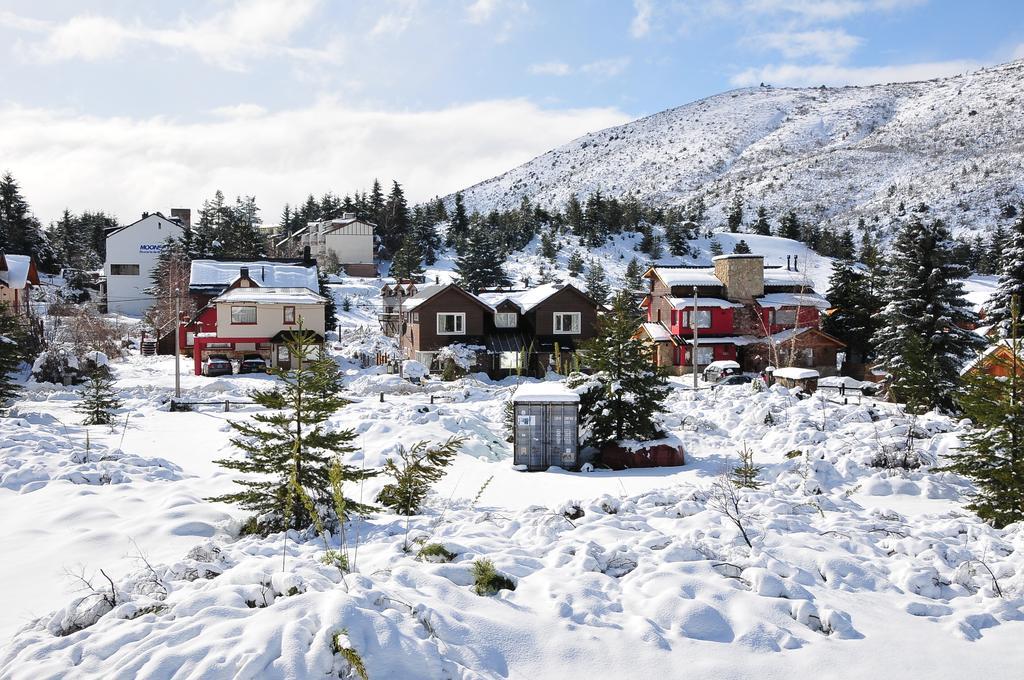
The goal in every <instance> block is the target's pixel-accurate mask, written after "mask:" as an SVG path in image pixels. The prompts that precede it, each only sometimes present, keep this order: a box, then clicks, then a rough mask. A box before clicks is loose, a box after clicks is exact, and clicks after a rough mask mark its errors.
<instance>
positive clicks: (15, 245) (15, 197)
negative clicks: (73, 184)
mask: <svg viewBox="0 0 1024 680" xmlns="http://www.w3.org/2000/svg"><path fill="white" fill-rule="evenodd" d="M0 252H6V253H17V254H21V255H31V256H32V257H33V258H34V259H35V261H36V264H37V265H38V266H39V267H40V268H42V269H43V270H44V271H53V269H54V266H55V265H56V263H57V262H56V260H57V258H56V256H55V255H54V252H53V249H52V248H51V247H50V243H49V241H48V240H47V239H46V236H45V235H44V234H43V230H42V228H41V227H40V225H39V220H37V219H36V218H35V216H34V215H33V214H32V211H31V210H30V209H29V205H28V201H26V200H25V198H24V197H23V196H22V195H21V188H20V187H19V186H18V183H17V182H16V181H15V179H14V177H13V176H12V175H11V173H9V172H8V173H6V174H4V176H3V177H2V178H0Z"/></svg>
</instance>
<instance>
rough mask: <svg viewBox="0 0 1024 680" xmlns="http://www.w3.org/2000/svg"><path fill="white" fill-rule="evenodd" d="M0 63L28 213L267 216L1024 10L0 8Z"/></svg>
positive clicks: (736, 4)
mask: <svg viewBox="0 0 1024 680" xmlns="http://www.w3.org/2000/svg"><path fill="white" fill-rule="evenodd" d="M0 52H6V54H3V55H2V56H0V82H2V83H4V87H3V88H0V169H7V170H11V171H12V172H14V173H15V175H16V176H17V177H19V179H21V181H22V184H23V185H24V187H25V190H26V193H28V195H29V199H30V200H31V201H32V204H33V205H34V206H35V208H36V211H37V213H39V215H40V217H42V218H43V219H51V218H53V217H54V216H55V213H56V212H58V211H59V210H61V209H63V207H65V206H67V207H70V208H71V209H73V210H82V209H98V208H107V209H109V210H113V211H114V212H116V213H118V214H119V215H121V216H122V217H123V218H127V217H130V216H131V215H133V214H134V213H137V212H141V211H142V210H153V209H163V208H167V207H170V205H171V204H172V203H173V204H176V205H177V204H182V205H195V204H197V203H198V202H199V201H201V200H202V198H203V197H204V196H206V195H208V194H209V193H211V192H212V191H213V190H214V189H216V188H218V187H219V188H222V189H224V190H225V191H226V192H227V193H229V194H234V193H243V192H244V193H255V194H256V195H257V198H258V199H259V202H260V204H261V205H262V206H263V207H264V213H265V217H266V218H267V219H268V220H273V218H274V217H276V214H277V211H278V210H279V209H280V206H281V204H282V203H283V202H284V201H286V200H297V199H300V198H301V197H302V196H303V195H304V194H305V193H307V192H309V191H313V192H317V193H320V192H323V191H326V190H335V191H341V192H344V191H347V190H350V189H353V188H356V187H362V186H365V185H366V184H368V183H369V182H370V181H372V178H373V177H374V176H380V177H382V178H390V177H396V178H398V179H399V180H400V181H402V182H403V183H404V184H405V185H406V187H407V189H408V190H409V193H410V195H411V197H412V198H414V199H423V198H427V197H429V196H432V195H434V194H441V193H447V192H449V191H452V190H455V189H457V188H460V187H462V186H465V185H468V184H471V183H474V182H476V181H479V180H482V179H485V178H487V177H488V176H491V175H493V174H496V173H499V172H502V171H504V170H506V169H508V168H510V167H512V166H513V165H515V164H518V163H521V162H523V161H526V160H528V159H529V158H531V157H533V156H535V155H536V154H539V153H542V152H544V151H545V150H547V149H548V148H551V147H553V146H556V145H558V144H560V143H563V142H566V141H569V140H570V139H572V138H574V137H576V136H579V135H580V134H583V133H585V132H588V131H591V130H594V129H599V128H601V127H606V126H608V125H614V124H618V123H622V122H625V121H627V120H630V119H633V118H637V117H640V116H643V115H647V114H650V113H654V112H657V111H660V110H662V109H665V108H669V107H672V106H677V105H681V104H684V103H686V102H689V101H692V100H694V99H699V98H701V97H704V96H708V95H711V94H715V93H717V92H721V91H723V90H727V89H730V88H733V87H740V86H748V85H757V84H758V83H760V82H768V83H771V84H773V85H777V86H779V85H798V86H800V85H810V86H814V85H819V84H823V83H824V84H829V85H840V84H870V83H874V82H889V81H898V80H915V79H922V78H931V77H936V76H942V75H952V74H956V73H962V72H964V71H968V70H972V69H975V68H978V67H981V66H984V65H988V64H993V63H999V62H1004V61H1009V60H1011V59H1015V58H1024V3H1020V2H1014V1H1009V0H1006V1H996V0H973V1H971V2H966V1H954V0H945V1H940V0H930V1H929V0H820V1H817V2H815V1H813V0H706V1H703V2H699V1H696V0H693V1H687V0H632V1H631V0H547V1H544V2H542V1H540V0H433V1H431V0H376V1H373V2H341V1H328V0H233V1H228V0H215V1H210V2H180V3H171V2H148V3H147V2H133V1H131V0H107V1H101V0H96V1H94V2H86V1H69V0H51V1H49V2H46V3H39V2H38V1H33V2H29V1H26V0H5V1H4V2H2V3H0ZM97 177H102V178H103V181H102V182H97Z"/></svg>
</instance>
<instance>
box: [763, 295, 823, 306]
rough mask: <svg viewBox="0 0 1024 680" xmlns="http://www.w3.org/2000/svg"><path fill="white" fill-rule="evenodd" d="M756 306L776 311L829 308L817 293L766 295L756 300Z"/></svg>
mask: <svg viewBox="0 0 1024 680" xmlns="http://www.w3.org/2000/svg"><path fill="white" fill-rule="evenodd" d="M757 304H759V305H760V306H761V307H764V308H766V309H778V308H779V307H815V308H817V309H828V308H829V304H828V300H826V299H825V298H824V297H823V296H821V295H818V294H817V293H768V294H767V295H762V296H761V297H759V298H757Z"/></svg>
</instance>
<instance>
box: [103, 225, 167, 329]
mask: <svg viewBox="0 0 1024 680" xmlns="http://www.w3.org/2000/svg"><path fill="white" fill-rule="evenodd" d="M184 232H185V227H184V226H183V225H182V224H181V222H180V221H179V220H177V219H170V218H167V217H164V216H163V215H161V214H160V213H144V214H143V216H142V219H140V220H138V221H136V222H132V223H131V224H129V225H127V226H124V227H119V228H118V229H114V230H113V231H111V232H109V233H108V234H107V260H106V262H104V263H103V273H104V275H105V276H106V297H107V311H108V312H112V313H117V314H125V315H127V316H140V317H141V316H142V315H143V314H144V313H145V311H146V310H147V309H148V308H149V307H150V306H151V305H152V304H153V300H152V296H151V295H150V294H149V293H147V292H146V289H148V288H150V287H151V286H152V285H153V281H152V279H151V278H150V277H151V275H152V273H153V269H154V268H155V267H156V264H157V260H158V259H159V257H160V251H161V250H162V249H163V245H164V242H165V241H167V239H168V238H170V237H174V238H180V237H181V236H182V235H183V234H184Z"/></svg>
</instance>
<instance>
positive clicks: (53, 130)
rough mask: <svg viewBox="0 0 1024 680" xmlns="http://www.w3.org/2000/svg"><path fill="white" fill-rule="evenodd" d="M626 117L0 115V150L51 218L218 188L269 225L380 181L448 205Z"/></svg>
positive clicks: (544, 113) (156, 203)
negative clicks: (307, 200) (253, 206)
mask: <svg viewBox="0 0 1024 680" xmlns="http://www.w3.org/2000/svg"><path fill="white" fill-rule="evenodd" d="M629 119H630V117H629V116H628V115H626V114H624V113H622V112H621V111H619V110H617V109H614V108H590V109H572V110H551V109H543V108H541V107H539V106H537V105H535V104H533V103H531V102H528V101H525V100H494V101H484V102H477V103H471V104H465V105H460V106H453V107H450V108H445V109H440V110H434V111H421V112H382V111H374V110H360V109H353V108H349V107H347V106H345V105H344V104H342V103H341V102H339V101H336V100H324V101H320V102H319V103H317V104H315V105H313V106H310V107H309V108H304V109H296V110H291V111H282V112H276V113H267V112H263V111H260V110H258V108H253V107H251V106H244V105H243V106H239V107H235V108H234V109H222V110H218V112H217V116H216V117H214V118H211V119H209V120H206V121H204V122H198V123H183V122H178V121H175V120H171V119H168V118H166V117H153V118H128V117H121V118H99V117H94V116H84V115H77V114H74V113H70V112H66V111H53V110H43V109H26V108H5V109H0V149H2V150H3V164H4V165H3V168H2V169H3V170H10V171H11V172H12V173H13V174H14V175H15V177H17V178H18V180H19V182H21V184H22V187H23V189H24V191H25V194H26V196H27V197H28V198H29V200H30V202H31V204H32V207H33V209H34V210H35V211H36V213H37V214H38V215H39V217H40V218H41V219H43V220H45V221H48V220H51V219H55V218H56V217H57V216H58V215H59V213H60V211H61V210H63V209H64V207H65V206H68V207H70V208H71V209H73V210H76V211H78V210H86V209H97V210H98V209H105V210H109V211H113V212H115V213H116V214H117V215H118V216H119V217H120V218H121V219H122V220H128V219H131V218H132V217H134V216H136V215H138V214H139V213H141V212H142V211H144V210H150V211H151V210H157V209H167V208H170V207H171V206H179V205H180V206H192V207H197V206H198V205H199V204H200V203H201V202H202V200H203V199H204V198H207V197H209V196H210V195H211V194H212V193H213V191H214V190H215V189H218V188H220V189H223V190H224V192H225V193H226V194H228V195H236V194H242V193H247V194H255V195H256V197H257V200H258V201H259V205H260V206H261V207H262V209H263V216H264V218H265V219H266V220H268V221H273V220H274V219H276V217H277V215H278V214H279V213H280V209H281V207H282V205H283V204H284V203H285V202H286V201H290V202H294V201H296V200H299V199H301V198H302V197H303V196H305V195H306V194H308V193H310V192H313V193H314V194H320V193H322V192H324V191H328V190H332V191H341V192H345V191H352V190H355V189H360V188H366V187H369V186H370V184H371V183H372V181H373V178H374V177H380V178H392V177H394V178H395V179H398V180H399V181H400V182H402V183H403V185H405V186H406V188H407V191H408V192H409V195H410V198H411V199H412V200H424V199H427V198H429V197H432V196H434V195H435V194H440V195H443V194H446V193H448V192H451V191H454V190H457V189H461V188H464V187H466V186H469V185H471V184H473V183H475V182H478V181H480V180H483V179H486V178H488V177H491V176H493V175H496V174H499V173H501V172H504V171H506V170H508V169H510V168H512V167H514V166H515V165H518V164H520V163H523V162H526V161H527V160H529V159H531V158H533V157H535V156H536V155H538V154H540V153H543V152H544V151H547V150H548V149H550V148H553V147H555V146H557V145H559V144H562V143H564V142H566V141H568V140H571V139H574V138H576V137H578V136H580V135H582V134H584V133H586V132H590V131H593V130H598V129H601V128H605V127H608V126H612V125H619V124H622V123H625V122H627V121H628V120H629ZM97 178H102V181H100V180H99V179H97Z"/></svg>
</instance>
